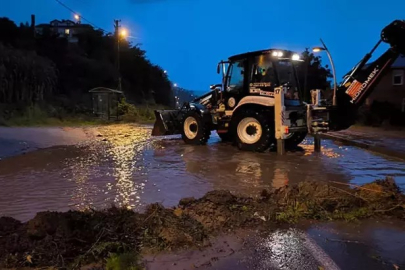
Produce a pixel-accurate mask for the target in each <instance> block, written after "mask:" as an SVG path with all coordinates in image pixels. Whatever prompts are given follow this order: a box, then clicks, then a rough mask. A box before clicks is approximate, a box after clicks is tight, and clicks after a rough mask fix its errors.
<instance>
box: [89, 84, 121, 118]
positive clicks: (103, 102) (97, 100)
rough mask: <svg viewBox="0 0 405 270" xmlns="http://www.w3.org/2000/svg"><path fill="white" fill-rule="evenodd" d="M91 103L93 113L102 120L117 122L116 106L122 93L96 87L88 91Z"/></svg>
mask: <svg viewBox="0 0 405 270" xmlns="http://www.w3.org/2000/svg"><path fill="white" fill-rule="evenodd" d="M89 93H91V96H92V101H93V113H94V114H95V115H96V116H97V117H99V118H102V119H106V120H111V119H115V120H118V117H119V114H118V104H119V102H120V99H121V98H122V97H123V96H124V93H123V92H122V91H119V90H115V89H110V88H106V87H96V88H93V89H91V90H90V91H89Z"/></svg>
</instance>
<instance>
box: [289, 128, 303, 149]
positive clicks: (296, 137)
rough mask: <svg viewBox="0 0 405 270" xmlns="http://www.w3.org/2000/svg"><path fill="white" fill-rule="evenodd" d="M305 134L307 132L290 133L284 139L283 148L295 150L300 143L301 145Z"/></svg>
mask: <svg viewBox="0 0 405 270" xmlns="http://www.w3.org/2000/svg"><path fill="white" fill-rule="evenodd" d="M307 134H308V132H307V131H301V132H294V133H292V134H291V136H289V137H288V138H287V139H285V148H289V149H293V148H296V147H297V146H298V145H299V144H300V143H302V141H303V140H304V139H305V137H306V136H307Z"/></svg>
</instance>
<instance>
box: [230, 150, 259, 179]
mask: <svg viewBox="0 0 405 270" xmlns="http://www.w3.org/2000/svg"><path fill="white" fill-rule="evenodd" d="M237 158H238V160H239V162H238V164H237V166H236V169H235V172H236V174H242V175H245V176H248V177H246V178H245V177H244V178H242V179H241V181H244V182H247V183H249V184H253V185H254V186H258V185H259V184H260V183H261V181H262V179H261V177H262V173H263V172H262V168H261V164H260V160H259V158H258V157H257V156H256V155H254V154H253V155H252V154H251V153H238V156H237Z"/></svg>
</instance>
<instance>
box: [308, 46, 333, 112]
mask: <svg viewBox="0 0 405 270" xmlns="http://www.w3.org/2000/svg"><path fill="white" fill-rule="evenodd" d="M320 40H321V43H322V45H323V47H314V48H313V49H312V51H313V52H315V53H316V52H321V51H325V52H326V54H327V55H328V57H329V61H330V63H331V66H332V73H333V100H332V104H333V106H336V89H337V83H336V71H335V64H334V63H333V59H332V56H331V54H330V52H329V50H328V47H326V45H325V43H324V42H323V40H322V39H320Z"/></svg>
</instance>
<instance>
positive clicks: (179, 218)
mask: <svg viewBox="0 0 405 270" xmlns="http://www.w3.org/2000/svg"><path fill="white" fill-rule="evenodd" d="M404 208H405V195H403V194H402V193H401V191H400V190H399V188H398V186H397V185H396V184H395V182H394V180H393V179H392V178H387V179H384V180H376V181H374V182H372V183H370V184H365V185H363V186H353V185H351V186H348V185H343V184H341V183H340V184H339V183H331V182H329V183H319V182H301V183H299V184H297V185H293V186H286V187H283V188H280V189H277V190H275V191H266V190H264V191H263V192H262V193H261V196H260V197H258V198H250V197H242V196H236V195H233V194H231V193H230V192H228V191H212V192H208V193H207V194H206V195H205V196H203V197H202V198H200V199H194V198H185V199H182V200H181V201H180V202H179V205H178V206H177V207H175V208H164V207H163V206H162V205H160V204H151V205H149V206H148V207H147V210H146V211H145V212H144V213H136V212H134V211H132V210H127V209H118V208H110V209H107V210H104V211H93V210H87V211H83V212H79V211H69V212H65V213H60V212H41V213H38V214H37V215H36V216H35V218H33V219H31V220H30V221H28V222H26V223H21V222H19V221H17V220H15V219H13V218H8V217H2V218H0V268H24V267H55V268H58V269H64V268H65V269H78V268H81V267H83V266H84V265H88V264H91V263H94V262H98V263H100V262H101V265H103V264H105V263H106V258H110V257H111V256H115V255H116V254H126V253H128V252H131V253H133V254H139V253H140V252H142V253H144V252H145V251H146V252H148V253H151V252H152V253H153V252H154V251H161V250H178V249H181V248H190V247H203V246H205V245H206V244H207V242H209V238H210V237H211V236H216V235H218V234H219V233H224V232H225V233H226V232H232V231H234V230H236V229H243V228H259V229H266V228H269V227H270V225H274V224H275V223H294V222H298V221H300V220H303V219H307V220H308V219H309V220H347V221H354V220H357V219H364V218H368V217H394V218H398V219H402V220H405V211H404ZM272 227H273V226H272ZM133 269H137V268H133Z"/></svg>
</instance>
